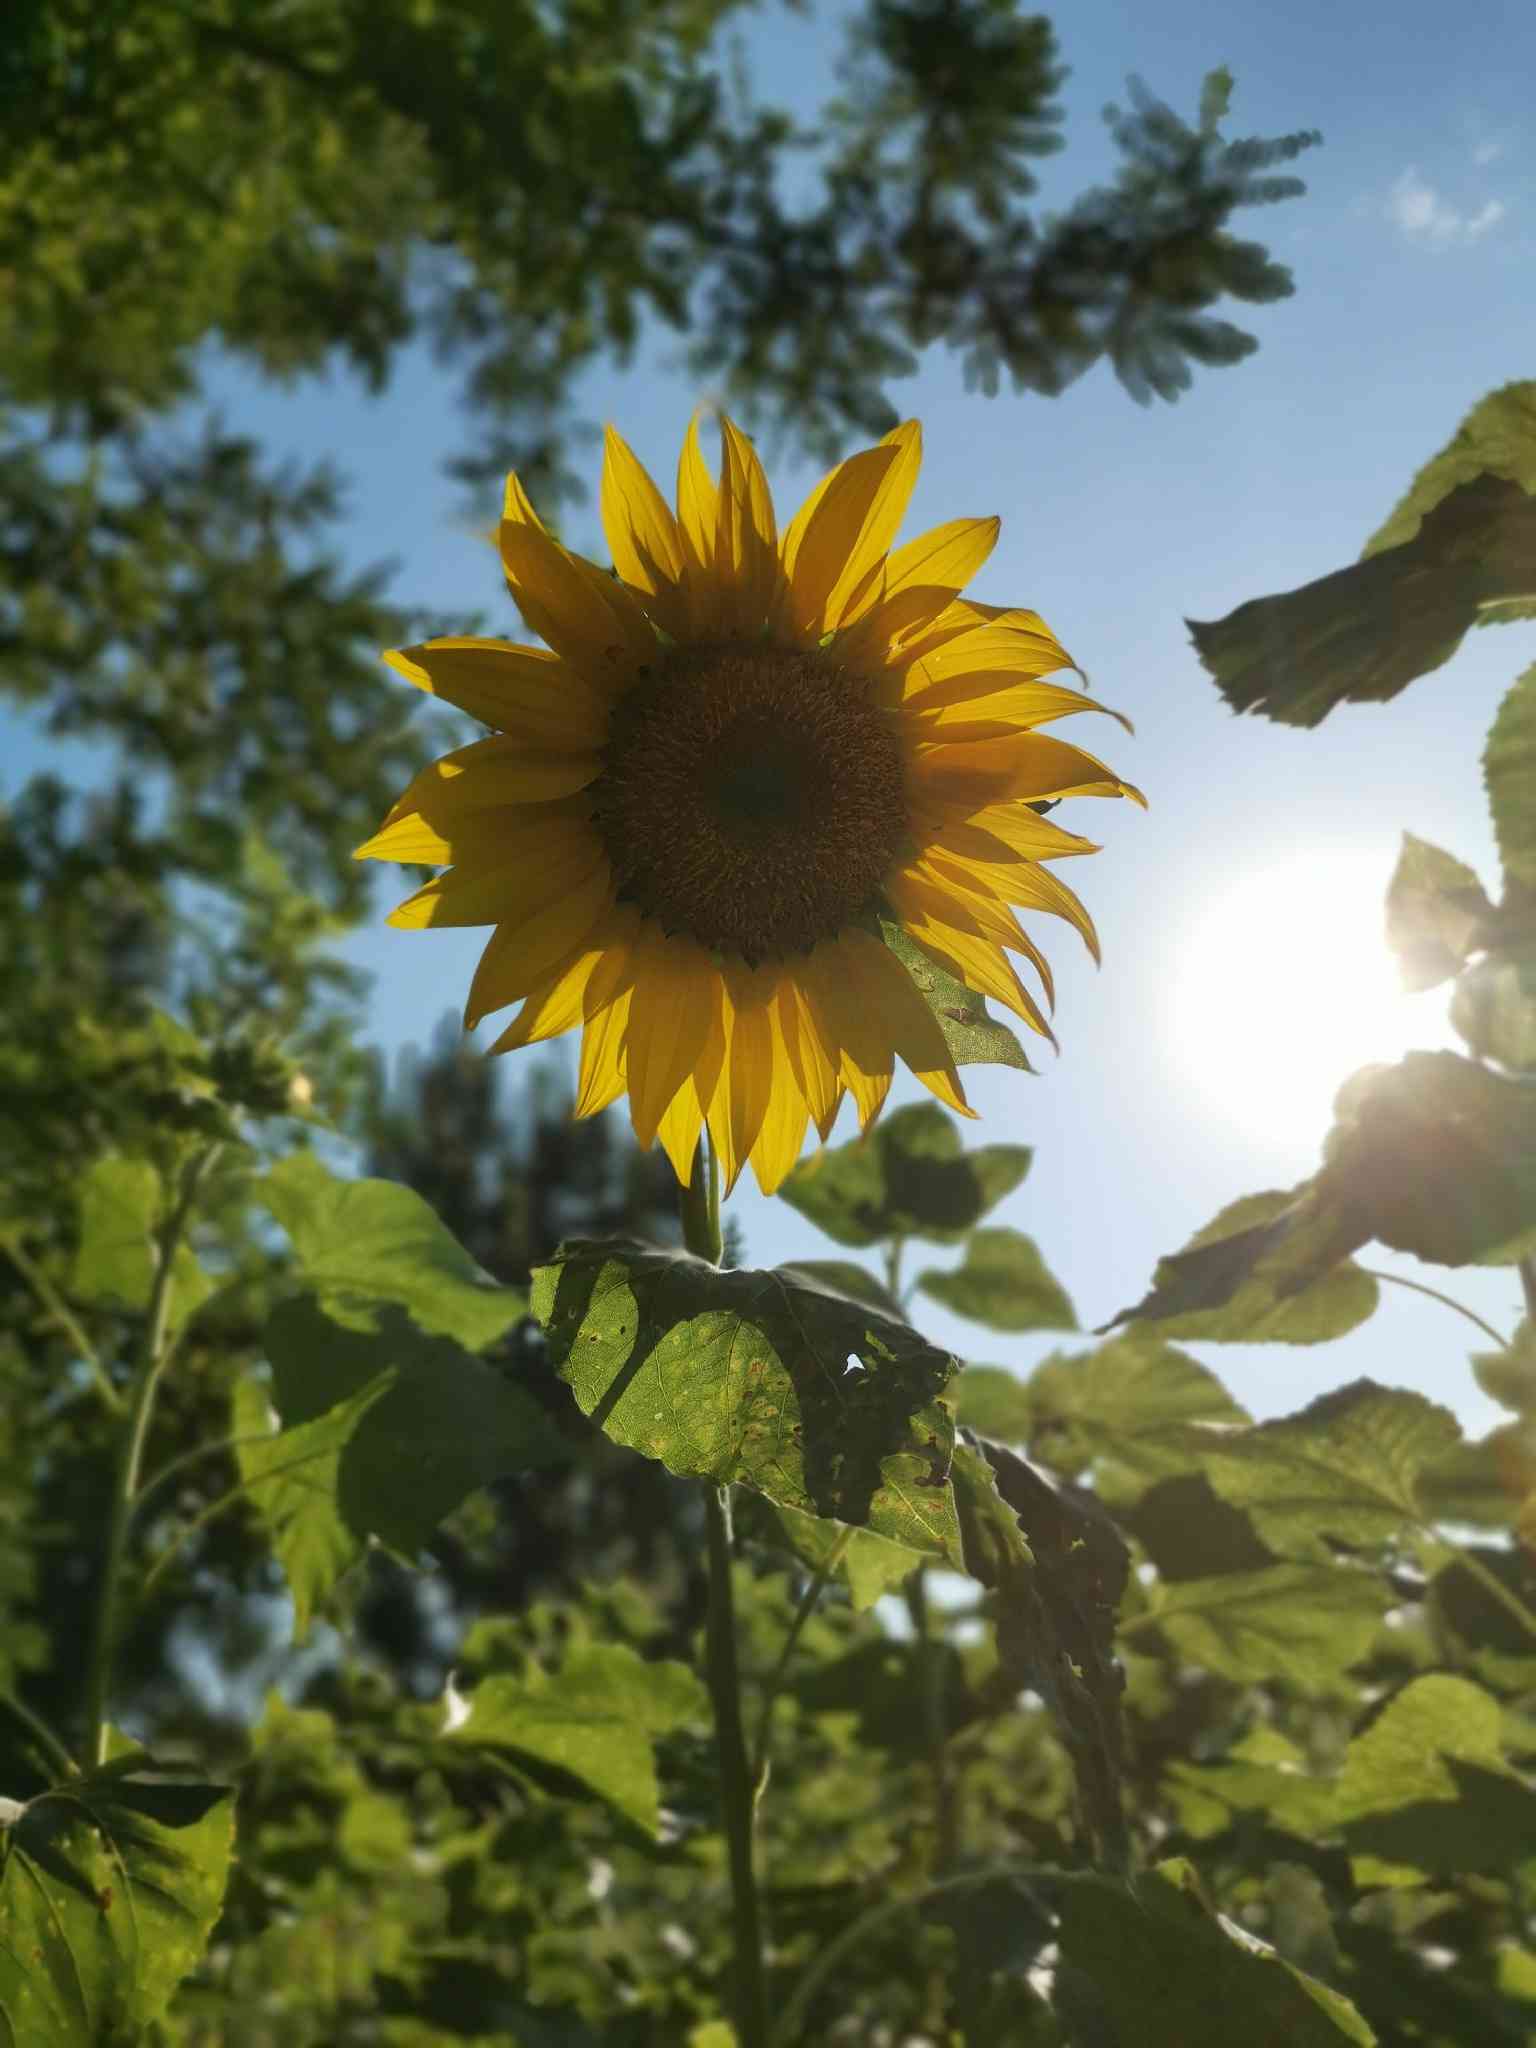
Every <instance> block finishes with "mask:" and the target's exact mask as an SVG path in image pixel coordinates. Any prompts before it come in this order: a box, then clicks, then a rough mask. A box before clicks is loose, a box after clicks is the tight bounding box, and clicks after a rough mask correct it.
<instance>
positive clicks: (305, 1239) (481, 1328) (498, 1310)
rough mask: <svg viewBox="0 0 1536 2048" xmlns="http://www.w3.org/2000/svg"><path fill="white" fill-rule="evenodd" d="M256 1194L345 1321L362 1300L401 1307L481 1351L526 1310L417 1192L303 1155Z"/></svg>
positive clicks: (426, 1326) (310, 1279)
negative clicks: (353, 1176) (344, 1174)
mask: <svg viewBox="0 0 1536 2048" xmlns="http://www.w3.org/2000/svg"><path fill="white" fill-rule="evenodd" d="M255 1192H256V1194H257V1195H259V1196H260V1198H261V1199H262V1200H263V1201H264V1202H265V1203H266V1204H267V1207H268V1208H269V1209H270V1210H271V1211H272V1214H273V1215H274V1216H275V1217H276V1218H277V1220H278V1222H279V1223H280V1224H281V1225H282V1226H283V1228H284V1230H286V1231H287V1233H288V1236H289V1238H290V1239H291V1240H292V1243H293V1249H294V1254H295V1256H296V1257H297V1259H298V1261H299V1265H300V1268H301V1271H302V1275H303V1280H304V1284H305V1285H306V1286H307V1287H309V1288H310V1289H311V1290H312V1291H313V1292H314V1293H315V1294H316V1295H318V1296H319V1298H320V1301H321V1304H322V1305H323V1306H324V1307H326V1308H327V1309H330V1310H332V1311H333V1312H334V1313H335V1314H336V1315H337V1317H338V1319H345V1318H346V1317H347V1316H348V1314H349V1312H350V1310H351V1309H352V1307H353V1306H355V1305H356V1304H358V1303H369V1302H380V1301H386V1302H394V1303H396V1304H397V1305H398V1306H399V1307H401V1308H405V1309H409V1310H410V1312H411V1315H412V1317H413V1318H414V1320H415V1321H416V1323H417V1324H418V1325H419V1326H420V1327H421V1328H422V1329H423V1330H429V1331H431V1332H433V1333H434V1334H435V1335H438V1336H443V1337H452V1338H455V1339H456V1340H457V1341H458V1342H459V1343H460V1344H463V1345H466V1346H468V1348H469V1349H470V1350H471V1351H479V1350H481V1349H482V1348H483V1347H484V1346H485V1345H487V1344H489V1343H491V1342H493V1341H494V1340H495V1339H496V1338H497V1337H499V1336H501V1335H502V1334H503V1332H504V1331H506V1330H508V1329H510V1328H511V1326H512V1325H513V1323H515V1322H516V1321H517V1320H518V1319H519V1317H521V1316H524V1315H526V1314H527V1313H528V1303H527V1300H526V1298H525V1297H524V1296H523V1295H521V1294H519V1293H518V1292H517V1290H516V1289H515V1288H511V1287H502V1286H500V1285H498V1283H497V1282H496V1281H494V1280H493V1279H492V1278H491V1276H490V1274H489V1273H487V1272H486V1271H485V1270H484V1268H483V1267H481V1266H480V1265H478V1264H477V1263H476V1261H475V1260H474V1259H472V1258H471V1257H470V1255H469V1253H468V1252H467V1251H465V1249H464V1247H463V1246H462V1245H461V1244H460V1243H459V1241H458V1239H457V1238H456V1237H455V1236H454V1235H453V1233H452V1232H451V1231H450V1230H448V1229H447V1227H446V1226H445V1225H444V1224H443V1223H442V1222H440V1221H439V1219H438V1217H437V1214H436V1212H435V1211H434V1210H433V1209H432V1208H431V1207H430V1206H429V1204H428V1203H426V1202H424V1201H423V1200H422V1198H421V1196H420V1195H418V1194H417V1193H416V1192H415V1190H414V1189H412V1188H408V1187H402V1186H400V1185H399V1184H398V1183H397V1182H395V1181H389V1180H343V1179H340V1178H339V1177H338V1176H337V1175H336V1174H333V1173H331V1172H329V1171H328V1170H327V1169H326V1168H325V1167H324V1166H322V1165H321V1163H320V1161H319V1160H318V1159H316V1158H315V1156H314V1155H313V1153H309V1152H299V1153H295V1154H294V1155H293V1156H292V1157H291V1158H288V1159H284V1160H283V1161H282V1162H281V1163H280V1164H279V1165H277V1166H275V1167H273V1169H272V1171H271V1172H270V1173H269V1174H268V1175H267V1177H266V1179H265V1180H263V1181H259V1182H258V1183H257V1184H256V1188H255Z"/></svg>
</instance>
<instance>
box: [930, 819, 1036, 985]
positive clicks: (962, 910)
mask: <svg viewBox="0 0 1536 2048" xmlns="http://www.w3.org/2000/svg"><path fill="white" fill-rule="evenodd" d="M905 872H906V873H908V874H910V875H912V876H913V877H914V878H915V879H916V880H918V881H920V882H926V883H928V884H930V885H932V886H934V887H936V888H938V889H940V890H942V891H943V892H944V895H945V897H946V898H947V899H948V906H947V907H948V914H949V916H950V918H951V921H952V922H953V923H955V924H956V925H958V926H959V928H960V929H961V930H962V931H967V932H970V933H971V934H972V936H973V937H977V938H985V939H990V940H991V941H992V942H993V944H994V945H998V946H1004V947H1007V948H1008V949H1009V950H1010V951H1011V952H1014V953H1022V954H1023V955H1024V957H1025V959H1026V960H1027V961H1028V962H1029V963H1030V965H1031V966H1032V967H1033V968H1034V970H1035V972H1036V973H1037V974H1038V975H1039V977H1040V982H1041V986H1042V987H1043V988H1044V990H1045V999H1046V1002H1047V1003H1048V1004H1050V1005H1052V1006H1054V1004H1055V1001H1056V978H1055V976H1054V975H1053V974H1052V973H1051V968H1050V963H1049V961H1047V959H1046V957H1045V955H1044V954H1043V953H1042V952H1041V951H1040V949H1039V947H1038V946H1037V945H1036V944H1035V943H1034V941H1033V940H1032V939H1031V938H1030V936H1029V934H1028V933H1027V932H1026V931H1025V930H1024V929H1023V927H1022V926H1021V925H1020V923H1019V921H1018V919H1017V918H1016V917H1015V916H1014V914H1013V909H1012V905H1013V904H1014V903H1015V902H1017V901H1020V900H1022V898H1021V896H1020V895H1019V894H1018V892H1019V891H1021V890H1025V889H1027V887H1028V876H1029V874H1031V873H1039V872H1040V870H1039V869H1038V868H1029V869H1025V870H1024V871H1023V872H1022V873H1021V872H1020V871H1018V870H1014V871H1011V875H1010V881H1009V883H1008V885H1006V886H999V884H998V882H997V881H996V880H995V879H994V878H993V877H992V876H990V875H988V874H987V873H986V872H985V871H982V870H978V869H976V868H972V867H969V866H967V864H966V863H965V862H964V861H963V860H956V859H953V858H951V857H950V856H949V852H948V848H947V847H946V846H944V845H942V844H941V845H938V846H933V847H930V848H929V849H928V851H927V853H926V854H925V855H924V856H923V857H922V859H921V860H918V861H914V862H911V863H909V864H908V866H907V868H906V870H905Z"/></svg>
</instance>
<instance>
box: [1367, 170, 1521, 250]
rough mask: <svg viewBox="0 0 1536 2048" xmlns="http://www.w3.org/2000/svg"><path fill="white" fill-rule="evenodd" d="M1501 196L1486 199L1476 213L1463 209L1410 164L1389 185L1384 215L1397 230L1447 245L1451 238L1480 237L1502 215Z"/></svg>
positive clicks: (1471, 239)
mask: <svg viewBox="0 0 1536 2048" xmlns="http://www.w3.org/2000/svg"><path fill="white" fill-rule="evenodd" d="M1504 212H1505V208H1504V202H1503V200H1502V199H1490V200H1488V201H1487V202H1486V203H1485V204H1484V205H1483V206H1481V207H1479V209H1478V211H1477V212H1476V213H1471V214H1467V213H1463V212H1462V211H1461V209H1460V207H1458V206H1453V205H1452V204H1451V202H1450V200H1449V199H1447V198H1445V197H1444V195H1443V194H1442V193H1439V192H1437V191H1436V190H1435V188H1434V186H1433V185H1431V184H1429V183H1428V182H1427V181H1426V180H1425V179H1423V178H1421V177H1420V176H1419V174H1418V171H1417V170H1416V169H1415V168H1414V167H1413V166H1412V165H1411V164H1410V165H1409V167H1408V169H1407V170H1406V171H1404V172H1403V175H1402V176H1401V177H1400V178H1399V179H1398V180H1397V183H1396V184H1395V185H1394V186H1393V187H1392V192H1391V196H1390V198H1389V199H1388V201H1387V218H1388V219H1389V220H1390V221H1391V222H1392V224H1393V225H1394V226H1395V227H1396V228H1397V229H1398V231H1399V232H1400V233H1401V234H1404V235H1407V236H1408V237H1409V238H1410V239H1411V240H1413V241H1417V242H1428V243H1430V244H1431V245H1432V246H1433V247H1434V248H1437V249H1443V248H1448V247H1449V246H1450V245H1451V244H1452V243H1453V242H1477V241H1481V239H1482V237H1483V236H1484V235H1486V234H1487V233H1488V232H1489V230H1490V229H1492V228H1496V227H1497V226H1498V224H1499V222H1500V221H1501V220H1502V219H1503V218H1504Z"/></svg>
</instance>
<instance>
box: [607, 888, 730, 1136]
mask: <svg viewBox="0 0 1536 2048" xmlns="http://www.w3.org/2000/svg"><path fill="white" fill-rule="evenodd" d="M719 984H720V970H719V968H718V967H716V965H715V963H714V962H713V960H711V959H710V957H709V955H708V954H707V953H706V952H705V951H704V950H703V948H702V947H701V946H697V945H695V943H694V942H693V940H692V939H686V938H668V937H667V936H666V935H665V933H663V931H662V930H661V928H660V926H659V925H654V924H653V925H648V926H647V927H646V928H645V929H644V931H643V932H642V935H641V938H640V940H639V942H638V944H637V945H636V948H635V995H634V1001H633V1002H632V1003H631V1005H630V1011H629V1024H628V1029H627V1030H626V1032H625V1037H624V1070H625V1074H626V1076H627V1079H628V1085H629V1114H630V1120H631V1121H632V1123H633V1124H634V1127H635V1138H636V1140H637V1142H638V1143H639V1145H640V1148H641V1150H642V1151H648V1150H649V1149H650V1147H651V1145H652V1144H654V1143H655V1139H656V1130H657V1126H658V1125H659V1124H660V1122H661V1119H662V1117H663V1115H664V1114H665V1112H666V1110H667V1107H668V1105H669V1104H670V1103H671V1101H672V1098H673V1096H674V1095H676V1093H677V1091H678V1089H679V1088H681V1087H682V1085H683V1083H684V1081H685V1080H687V1078H688V1076H689V1075H690V1074H691V1073H692V1072H693V1070H694V1068H695V1066H696V1065H697V1063H698V1059H699V1056H700V1054H701V1053H702V1052H703V1050H704V1045H705V1041H706V1040H707V1039H708V1037H709V1015H710V1008H711V1004H712V1002H717V1001H718V1000H719V997H718V993H717V991H718V989H719Z"/></svg>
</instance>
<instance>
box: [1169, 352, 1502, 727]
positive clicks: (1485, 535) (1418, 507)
mask: <svg viewBox="0 0 1536 2048" xmlns="http://www.w3.org/2000/svg"><path fill="white" fill-rule="evenodd" d="M1533 417H1536V385H1533V384H1529V383H1527V384H1508V385H1506V386H1505V387H1504V389H1503V390H1502V391H1497V392H1494V393H1491V394H1490V396H1489V397H1487V398H1485V399H1484V400H1482V402H1481V403H1480V404H1479V405H1478V406H1477V407H1475V408H1474V410H1473V411H1472V413H1471V414H1469V416H1468V417H1467V419H1466V420H1464V421H1463V422H1462V425H1461V427H1460V429H1459V430H1458V432H1457V435H1456V438H1455V439H1454V440H1453V441H1452V442H1451V443H1450V445H1449V446H1448V447H1447V448H1445V449H1444V450H1442V452H1441V454H1440V455H1438V456H1437V457H1436V458H1435V459H1434V461H1433V462H1431V463H1430V464H1428V466H1427V467H1426V468H1425V469H1424V470H1422V471H1421V472H1420V474H1419V476H1418V477H1417V478H1416V479H1415V481H1414V484H1413V487H1412V489H1411V490H1410V491H1409V493H1408V495H1407V497H1406V498H1405V499H1404V500H1403V502H1402V503H1401V505H1399V507H1398V508H1397V510H1396V511H1395V512H1394V513H1393V515H1392V518H1391V519H1390V520H1389V521H1388V523H1387V525H1386V526H1385V527H1384V528H1383V529H1382V531H1381V532H1380V533H1379V534H1377V535H1376V536H1375V538H1374V539H1373V540H1372V541H1371V543H1370V545H1369V546H1368V548H1367V549H1366V553H1365V556H1364V558H1363V559H1362V560H1361V561H1359V562H1357V563H1356V564H1355V565H1354V566H1353V567H1352V568H1349V569H1338V570H1335V571H1334V573H1333V574H1332V575H1330V576H1323V577H1320V578H1319V579H1318V580H1317V581H1316V582H1315V583H1307V584H1304V585H1303V586H1302V587H1301V589H1299V590H1293V591H1288V592H1286V593H1285V594H1284V595H1283V596H1279V597H1260V598H1251V599H1250V600H1249V601H1248V602H1247V603H1246V604H1242V605H1239V606H1238V608H1237V610H1236V611H1234V612H1231V613H1229V614H1228V616H1227V617H1226V618H1224V619H1218V620H1215V621H1214V622H1211V623H1208V624H1204V625H1202V624H1198V623H1197V622H1196V621H1194V620H1191V621H1190V622H1189V625H1190V631H1191V633H1192V634H1193V635H1194V640H1195V647H1196V650H1197V651H1198V653H1199V656H1200V659H1201V661H1202V662H1203V663H1204V664H1205V666H1206V668H1207V669H1208V670H1209V671H1210V673H1211V674H1212V676H1214V677H1215V679H1216V685H1217V688H1218V689H1219V690H1220V691H1221V693H1222V695H1223V696H1224V697H1225V698H1226V700H1227V702H1228V703H1229V704H1230V705H1231V706H1232V708H1233V709H1234V710H1235V711H1262V712H1264V713H1265V715H1266V716H1267V717H1270V718H1276V719H1279V720H1281V721H1282V722H1283V723H1285V724H1287V725H1303V726H1309V725H1318V724H1320V723H1321V722H1322V720H1323V719H1324V718H1326V717H1327V715H1328V713H1329V712H1330V711H1331V710H1332V709H1333V708H1334V706H1335V705H1337V704H1342V703H1349V704H1368V703H1381V702H1383V701H1385V700H1386V699H1388V698H1390V697H1395V696H1396V695H1397V694H1398V692H1399V691H1400V690H1403V689H1406V687H1407V686H1408V684H1409V683H1411V682H1412V681H1413V680H1414V679H1415V677H1417V676H1421V675H1427V674H1428V673H1429V672H1430V671H1431V670H1432V669H1436V668H1439V667H1440V666H1441V665H1442V664H1443V663H1444V662H1447V661H1449V659H1450V658H1451V656H1452V655H1453V654H1454V653H1455V652H1456V649H1457V648H1458V647H1459V646H1460V645H1461V642H1462V639H1463V638H1464V636H1465V635H1466V633H1467V632H1468V631H1469V629H1470V628H1471V627H1473V626H1475V625H1488V624H1492V623H1495V622H1497V621H1500V620H1505V619H1514V618H1524V617H1528V616H1530V615H1531V613H1532V611H1533V610H1536V606H1533V605H1532V601H1531V597H1530V591H1529V584H1530V561H1531V551H1532V547H1533V545H1536V503H1533V498H1536V459H1533V457H1532V453H1531V448H1532V442H1531V421H1532V419H1533Z"/></svg>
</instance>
